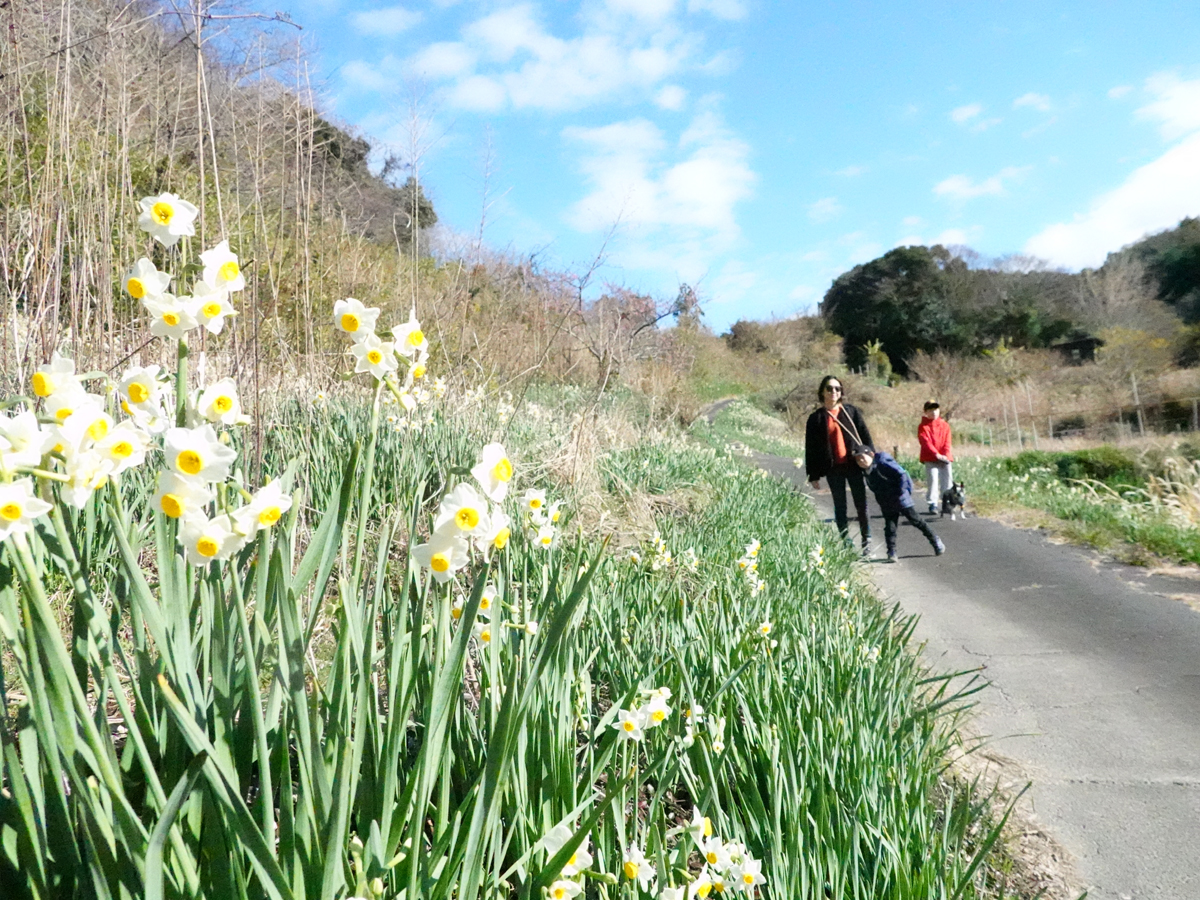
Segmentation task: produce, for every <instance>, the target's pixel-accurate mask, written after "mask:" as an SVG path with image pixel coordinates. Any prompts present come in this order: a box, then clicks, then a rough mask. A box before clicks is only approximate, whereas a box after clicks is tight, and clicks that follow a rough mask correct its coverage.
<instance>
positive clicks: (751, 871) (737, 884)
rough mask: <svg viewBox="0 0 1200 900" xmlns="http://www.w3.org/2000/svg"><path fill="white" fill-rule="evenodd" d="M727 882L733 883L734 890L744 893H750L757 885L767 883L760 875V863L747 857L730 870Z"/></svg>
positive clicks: (761, 874)
mask: <svg viewBox="0 0 1200 900" xmlns="http://www.w3.org/2000/svg"><path fill="white" fill-rule="evenodd" d="M729 880H730V881H731V882H733V886H734V888H736V889H737V890H738V891H742V892H745V893H750V892H752V891H753V890H754V889H755V888H756V887H758V885H760V884H766V883H767V879H766V878H765V877H764V876H763V873H762V863H761V862H760V861H758V860H757V859H750V858H749V857H747V858H746V859H745V860H744V861H742V862H741V863H739V864H737V865H735V866H733V867H732V868H730V870H729Z"/></svg>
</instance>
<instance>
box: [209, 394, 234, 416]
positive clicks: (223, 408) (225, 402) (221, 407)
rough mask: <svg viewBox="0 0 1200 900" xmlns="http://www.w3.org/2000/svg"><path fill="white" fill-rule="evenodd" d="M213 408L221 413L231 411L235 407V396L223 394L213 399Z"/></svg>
mask: <svg viewBox="0 0 1200 900" xmlns="http://www.w3.org/2000/svg"><path fill="white" fill-rule="evenodd" d="M213 409H215V410H216V411H217V412H219V413H221V414H225V413H227V412H229V411H230V410H231V409H233V398H232V397H230V396H228V395H226V394H221V396H219V397H217V399H216V400H214V401H213Z"/></svg>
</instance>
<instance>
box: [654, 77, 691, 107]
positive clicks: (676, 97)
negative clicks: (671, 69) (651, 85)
mask: <svg viewBox="0 0 1200 900" xmlns="http://www.w3.org/2000/svg"><path fill="white" fill-rule="evenodd" d="M686 102H687V91H685V90H684V89H683V88H681V87H680V86H679V85H677V84H668V85H667V86H666V87H664V88H663V89H662V90H661V91H659V92H658V93H657V94H655V95H654V103H655V105H657V106H658V107H659V108H660V109H669V110H672V111H675V112H677V111H679V110H681V109H683V104H684V103H686Z"/></svg>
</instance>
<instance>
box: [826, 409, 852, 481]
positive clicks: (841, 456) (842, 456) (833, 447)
mask: <svg viewBox="0 0 1200 900" xmlns="http://www.w3.org/2000/svg"><path fill="white" fill-rule="evenodd" d="M841 411H842V408H841V407H840V406H839V407H836V408H835V409H827V410H826V411H825V413H826V415H825V434H826V436H827V437H828V438H829V455H830V457H831V460H832V462H833V464H834V465H835V466H840V465H841V464H842V463H844V462H846V460H848V459H849V458H850V454H849V452H848V451H847V450H846V439H845V438H844V437H843V436H842V426H841V425H840V424H838V420H837V417H838V413H839V412H841Z"/></svg>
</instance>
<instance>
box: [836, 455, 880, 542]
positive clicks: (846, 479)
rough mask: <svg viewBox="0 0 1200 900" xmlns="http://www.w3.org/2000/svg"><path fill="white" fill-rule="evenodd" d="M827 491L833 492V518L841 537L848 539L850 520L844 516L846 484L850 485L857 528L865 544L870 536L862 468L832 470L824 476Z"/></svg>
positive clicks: (865, 486)
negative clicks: (856, 516)
mask: <svg viewBox="0 0 1200 900" xmlns="http://www.w3.org/2000/svg"><path fill="white" fill-rule="evenodd" d="M825 480H826V481H828V482H829V492H830V493H831V494H833V520H834V521H835V522H837V527H838V531H840V532H841V533H842V538H843V539H845V540H847V541H848V540H850V521H849V519H848V518H847V516H846V485H847V484H848V485H850V496H851V497H852V498H853V499H854V511H855V512H856V513H857V514H858V530H859V532H861V534H862V539H863V543H864V544H865V543H866V542H867V541H868V540H869V539H870V537H871V520H870V519H869V518H868V517H867V485H866V482H865V481H864V480H863V473H862V469H860V468H858V467H857V466H855V467H854V468H853V469H845V470H841V471H839V470H837V469H835V470H833V471H831V472H830V473H829V474H828V475H826V476H825Z"/></svg>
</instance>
